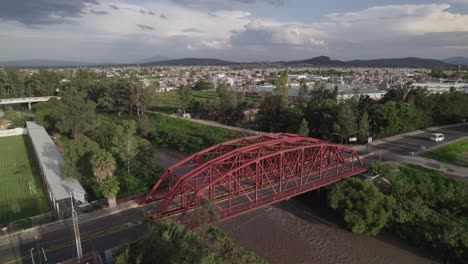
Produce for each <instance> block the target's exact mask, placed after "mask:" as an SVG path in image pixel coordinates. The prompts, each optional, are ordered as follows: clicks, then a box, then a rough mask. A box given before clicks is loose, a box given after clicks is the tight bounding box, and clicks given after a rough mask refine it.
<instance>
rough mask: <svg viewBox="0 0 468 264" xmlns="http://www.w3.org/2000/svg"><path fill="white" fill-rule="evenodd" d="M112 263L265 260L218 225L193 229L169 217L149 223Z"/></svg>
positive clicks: (262, 261) (243, 261)
mask: <svg viewBox="0 0 468 264" xmlns="http://www.w3.org/2000/svg"><path fill="white" fill-rule="evenodd" d="M114 263H117V264H118V263H125V264H127V263H129V264H133V263H135V264H136V263H174V264H176V263H177V264H179V263H265V261H264V260H262V259H260V258H259V257H257V256H256V255H255V254H254V253H252V252H250V251H248V250H245V249H244V248H242V247H241V246H239V245H237V244H235V243H234V242H233V241H232V240H231V239H230V238H229V237H228V236H227V235H225V234H224V233H223V232H222V231H220V230H219V229H217V228H214V227H210V228H208V229H206V230H205V229H203V230H198V231H192V230H189V229H187V228H186V227H185V226H183V225H180V224H177V223H175V222H174V221H172V220H170V219H167V218H166V219H162V220H160V221H159V222H157V223H154V224H153V223H152V224H150V226H149V228H148V230H147V231H146V233H145V236H144V237H143V238H142V239H141V240H139V241H137V242H134V243H132V244H130V245H128V246H126V247H124V248H122V249H121V250H120V251H119V252H117V253H116V254H115V255H114Z"/></svg>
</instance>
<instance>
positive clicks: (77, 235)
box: [70, 192, 83, 261]
mask: <svg viewBox="0 0 468 264" xmlns="http://www.w3.org/2000/svg"><path fill="white" fill-rule="evenodd" d="M70 194H71V197H70V199H71V208H72V220H73V231H75V244H76V255H77V256H78V261H79V260H80V259H81V258H82V257H83V250H82V249H81V237H80V227H79V225H78V215H77V213H76V211H75V206H74V205H73V192H70Z"/></svg>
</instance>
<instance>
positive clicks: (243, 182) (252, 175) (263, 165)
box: [141, 133, 367, 222]
mask: <svg viewBox="0 0 468 264" xmlns="http://www.w3.org/2000/svg"><path fill="white" fill-rule="evenodd" d="M365 171H367V166H366V165H364V164H363V163H362V161H361V160H360V159H359V156H358V154H357V153H356V151H355V150H353V149H351V148H347V147H344V146H340V145H336V144H331V143H328V142H325V141H322V140H318V139H314V138H308V137H302V136H299V135H296V134H285V133H276V134H264V135H259V136H251V137H246V138H241V139H236V140H231V141H228V142H225V143H222V144H218V145H215V146H213V147H210V148H207V149H205V150H202V151H200V152H197V153H195V154H193V155H191V156H189V157H187V158H186V159H184V160H182V161H180V162H178V163H176V164H174V165H173V166H171V167H169V168H168V169H167V170H166V171H165V172H164V173H163V175H162V177H161V178H160V179H159V180H158V182H157V183H156V184H155V185H154V187H153V188H152V189H151V191H150V192H149V193H148V195H147V196H146V197H145V199H144V200H142V202H141V204H145V203H147V202H149V201H151V200H157V201H158V204H157V208H156V210H155V211H154V213H153V214H152V216H153V217H154V218H160V217H164V216H170V215H178V216H177V219H178V220H179V221H182V222H186V221H189V218H190V216H189V215H190V213H189V212H190V211H192V210H193V209H197V208H199V207H200V206H201V205H202V204H203V203H205V202H206V200H210V201H211V202H212V204H213V205H214V206H215V207H216V208H217V209H218V210H219V215H220V218H221V219H227V218H230V217H234V216H237V215H240V214H243V213H246V212H249V211H252V210H255V209H256V208H259V207H262V206H265V205H269V204H272V203H276V202H279V201H282V200H285V199H288V198H290V197H293V196H295V195H298V194H301V193H304V192H307V191H310V190H313V189H316V188H319V187H321V186H325V185H328V184H331V183H333V182H336V181H338V180H341V179H344V178H347V177H350V176H353V175H357V174H359V173H362V172H365ZM164 183H166V184H164Z"/></svg>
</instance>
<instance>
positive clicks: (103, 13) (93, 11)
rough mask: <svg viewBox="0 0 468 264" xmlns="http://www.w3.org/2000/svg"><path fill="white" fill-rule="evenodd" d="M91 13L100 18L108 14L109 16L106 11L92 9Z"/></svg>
mask: <svg viewBox="0 0 468 264" xmlns="http://www.w3.org/2000/svg"><path fill="white" fill-rule="evenodd" d="M90 12H91V13H93V14H95V15H98V16H102V15H108V14H109V12H106V11H97V10H94V9H91V10H90Z"/></svg>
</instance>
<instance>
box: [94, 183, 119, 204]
mask: <svg viewBox="0 0 468 264" xmlns="http://www.w3.org/2000/svg"><path fill="white" fill-rule="evenodd" d="M99 190H100V191H101V194H102V195H103V196H104V197H106V198H107V203H108V204H109V207H115V205H116V200H115V197H116V196H117V193H118V192H119V190H120V182H119V180H118V179H117V178H116V177H108V178H106V179H105V180H104V181H102V182H101V183H100V184H99Z"/></svg>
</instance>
